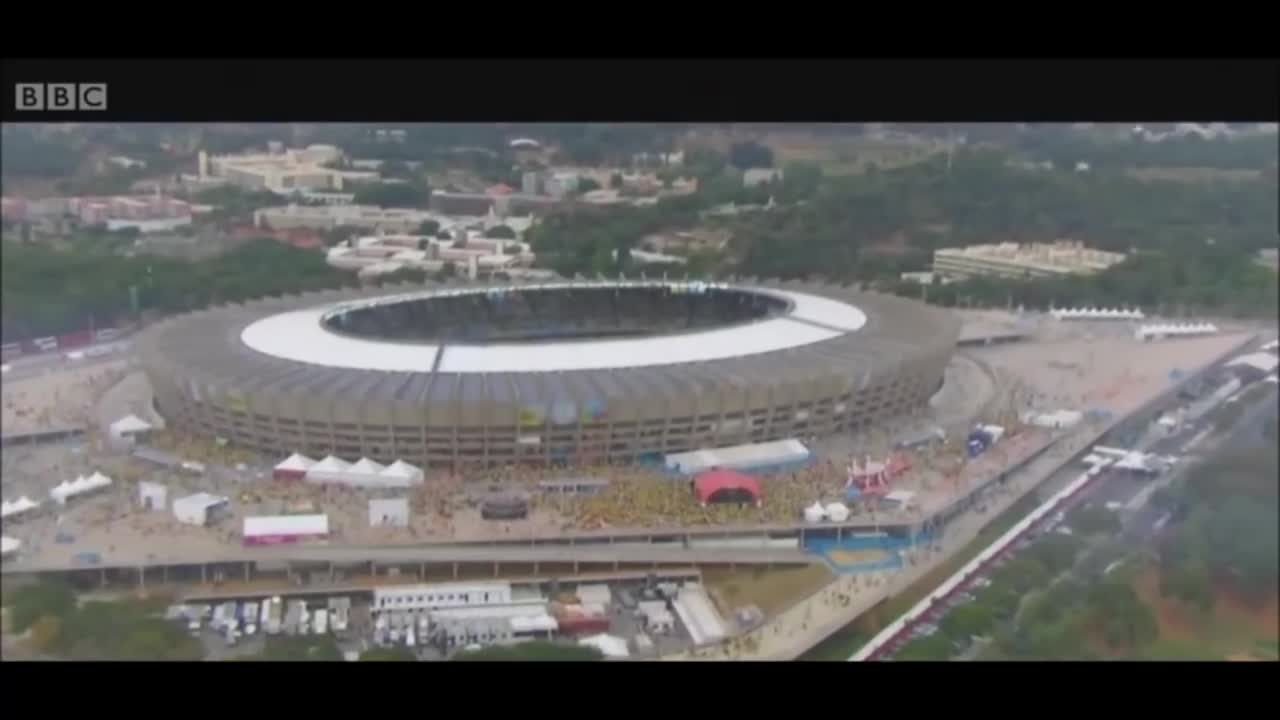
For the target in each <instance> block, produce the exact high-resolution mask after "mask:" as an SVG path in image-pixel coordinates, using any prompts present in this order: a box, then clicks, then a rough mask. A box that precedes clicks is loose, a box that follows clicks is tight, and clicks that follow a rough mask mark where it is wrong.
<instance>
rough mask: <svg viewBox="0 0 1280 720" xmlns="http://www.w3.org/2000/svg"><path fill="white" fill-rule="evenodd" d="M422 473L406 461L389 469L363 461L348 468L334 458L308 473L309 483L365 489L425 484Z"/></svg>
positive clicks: (329, 458) (327, 459) (371, 461)
mask: <svg viewBox="0 0 1280 720" xmlns="http://www.w3.org/2000/svg"><path fill="white" fill-rule="evenodd" d="M422 477H423V475H422V470H421V469H419V468H417V467H414V466H413V465H410V464H409V463H407V462H404V461H403V460H397V461H395V462H394V463H392V464H391V465H388V466H386V467H384V466H382V465H381V464H379V463H377V462H374V461H373V460H370V459H369V458H360V459H359V460H358V461H356V462H355V463H354V464H348V463H347V462H345V461H344V460H342V459H341V458H337V457H334V456H332V455H330V456H329V457H327V458H325V459H323V460H321V461H320V462H318V463H316V464H314V465H312V466H311V468H310V469H309V470H307V475H306V478H307V482H313V483H322V484H334V485H348V486H352V487H364V488H405V487H409V486H410V485H416V484H418V483H421V482H422Z"/></svg>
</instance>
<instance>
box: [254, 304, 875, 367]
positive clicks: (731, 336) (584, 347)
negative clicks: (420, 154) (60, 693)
mask: <svg viewBox="0 0 1280 720" xmlns="http://www.w3.org/2000/svg"><path fill="white" fill-rule="evenodd" d="M699 286H700V287H704V288H705V287H712V288H728V287H730V286H729V285H727V284H722V283H710V284H709V283H687V282H668V281H613V282H608V281H606V282H594V283H582V282H574V283H568V282H565V283H546V284H540V285H525V286H518V287H513V288H509V289H508V291H509V292H519V291H521V290H539V289H542V290H550V289H559V288H564V289H569V288H583V287H599V288H606V287H654V288H659V287H670V288H672V289H678V290H687V289H689V288H690V287H699ZM491 289H492V288H451V289H444V290H440V289H437V290H425V291H418V292H414V293H407V294H400V295H390V296H382V297H378V298H374V299H370V300H360V301H348V302H339V303H330V304H327V305H322V306H318V307H314V308H306V309H302V310H295V311H292V312H284V313H279V314H276V315H271V316H269V317H266V318H262V319H260V320H257V321H255V322H253V323H251V324H249V325H248V326H247V327H245V328H244V330H243V331H242V332H241V334H240V340H241V342H243V343H244V344H245V345H246V346H247V347H249V348H250V349H252V350H254V351H256V352H259V353H262V354H264V355H268V356H271V357H275V358H280V359H284V360H292V361H295V362H301V363H307V364H310V365H320V366H326V367H335V368H350V369H358V370H381V371H387V372H425V371H431V370H432V369H433V368H434V369H435V370H437V371H438V372H452V373H500V372H561V371H573V370H604V369H610V368H627V367H648V366H657V365H675V364H680V363H694V362H706V361H712V360H724V359H728V358H736V357H744V356H749V355H756V354H761V353H769V352H777V351H780V350H788V349H791V348H797V347H802V346H805V345H810V344H813V343H818V342H822V341H825V340H830V339H833V338H836V337H839V336H841V335H845V334H848V333H851V332H856V331H858V330H860V329H861V328H862V327H863V326H864V325H866V323H867V315H866V314H865V313H864V312H863V311H862V310H860V309H858V308H857V307H854V306H853V305H850V304H848V303H845V302H842V301H839V300H834V299H831V298H828V297H821V296H818V295H812V294H808V293H801V292H794V291H790V290H781V289H774V288H760V287H749V288H742V289H744V290H748V291H750V292H755V293H759V294H763V295H769V296H771V297H774V298H777V299H780V300H784V301H786V302H787V303H788V304H789V306H790V307H789V310H788V311H787V312H786V313H785V314H782V315H779V316H775V317H771V318H768V319H764V320H759V321H756V322H748V323H743V324H739V325H734V326H729V327H722V328H711V329H706V330H700V331H694V332H686V333H677V334H671V335H659V336H654V337H645V338H628V339H606V340H566V341H560V342H537V343H492V344H483V345H476V344H465V343H453V342H450V343H448V344H445V345H443V346H442V345H441V344H438V343H430V342H426V343H406V342H395V341H384V340H377V339H369V338H358V337H352V336H349V335H343V334H339V333H335V332H332V331H330V330H328V329H327V328H325V327H324V325H323V324H322V321H323V320H324V319H325V318H326V317H328V316H329V315H331V314H332V313H334V312H335V311H337V310H349V309H353V308H359V307H369V306H376V305H386V304H392V303H399V302H405V301H408V300H418V299H425V298H429V297H443V296H449V295H466V294H482V293H485V292H488V291H489V290H491ZM442 347H443V352H441V349H442Z"/></svg>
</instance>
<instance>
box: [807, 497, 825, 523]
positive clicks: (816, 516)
mask: <svg viewBox="0 0 1280 720" xmlns="http://www.w3.org/2000/svg"><path fill="white" fill-rule="evenodd" d="M826 519H827V509H826V508H824V507H822V503H820V502H817V501H814V503H813V504H812V505H810V506H809V507H807V508H805V509H804V521H805V522H810V523H820V522H822V521H823V520H826Z"/></svg>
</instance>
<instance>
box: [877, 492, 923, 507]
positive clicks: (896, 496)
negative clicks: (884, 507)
mask: <svg viewBox="0 0 1280 720" xmlns="http://www.w3.org/2000/svg"><path fill="white" fill-rule="evenodd" d="M884 499H885V500H888V501H889V502H891V503H897V504H898V505H899V506H901V507H907V506H909V505H911V504H912V502H914V501H915V499H916V494H915V493H914V492H912V491H910V490H894V491H893V492H891V493H889V494H888V495H885V496H884Z"/></svg>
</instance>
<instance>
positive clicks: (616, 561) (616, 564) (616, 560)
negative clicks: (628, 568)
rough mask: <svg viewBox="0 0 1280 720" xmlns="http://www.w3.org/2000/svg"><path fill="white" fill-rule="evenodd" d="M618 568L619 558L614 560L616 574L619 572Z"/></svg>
mask: <svg viewBox="0 0 1280 720" xmlns="http://www.w3.org/2000/svg"><path fill="white" fill-rule="evenodd" d="M618 566H619V562H618V558H614V559H613V571H614V572H618Z"/></svg>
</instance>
